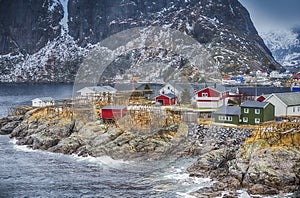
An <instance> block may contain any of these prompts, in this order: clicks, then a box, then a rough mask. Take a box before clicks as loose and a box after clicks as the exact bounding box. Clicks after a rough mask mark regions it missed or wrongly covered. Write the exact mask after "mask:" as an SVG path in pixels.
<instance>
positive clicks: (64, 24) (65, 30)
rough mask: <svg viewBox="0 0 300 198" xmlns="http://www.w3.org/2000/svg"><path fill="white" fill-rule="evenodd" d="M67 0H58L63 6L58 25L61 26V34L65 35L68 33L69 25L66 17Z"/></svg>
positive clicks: (67, 15)
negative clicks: (61, 16)
mask: <svg viewBox="0 0 300 198" xmlns="http://www.w3.org/2000/svg"><path fill="white" fill-rule="evenodd" d="M68 1H69V0H59V2H60V4H61V5H62V7H63V12H64V13H63V18H62V19H61V21H60V23H59V24H60V25H61V26H62V28H61V35H65V34H68V33H69V26H68V22H69V21H68V20H69V19H68V17H69V14H68Z"/></svg>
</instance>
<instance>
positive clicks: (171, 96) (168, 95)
mask: <svg viewBox="0 0 300 198" xmlns="http://www.w3.org/2000/svg"><path fill="white" fill-rule="evenodd" d="M162 95H163V96H167V97H168V98H170V99H173V98H177V96H176V95H174V94H172V93H168V94H162Z"/></svg>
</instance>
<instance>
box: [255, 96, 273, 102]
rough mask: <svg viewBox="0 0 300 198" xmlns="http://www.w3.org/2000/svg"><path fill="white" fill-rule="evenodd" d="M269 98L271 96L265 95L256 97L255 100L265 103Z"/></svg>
mask: <svg viewBox="0 0 300 198" xmlns="http://www.w3.org/2000/svg"><path fill="white" fill-rule="evenodd" d="M268 96H270V94H267V95H265V94H263V95H260V96H258V97H256V98H255V100H256V101H258V102H263V101H264V100H265V99H266V98H267V97H268Z"/></svg>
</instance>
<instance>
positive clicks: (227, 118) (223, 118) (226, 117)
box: [218, 115, 232, 121]
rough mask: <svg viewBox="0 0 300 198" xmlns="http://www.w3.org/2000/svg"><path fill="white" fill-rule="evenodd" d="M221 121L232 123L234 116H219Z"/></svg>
mask: <svg viewBox="0 0 300 198" xmlns="http://www.w3.org/2000/svg"><path fill="white" fill-rule="evenodd" d="M218 118H219V120H220V121H232V116H221V115H220V116H219V117H218Z"/></svg>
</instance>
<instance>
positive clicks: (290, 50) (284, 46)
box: [260, 28, 300, 66]
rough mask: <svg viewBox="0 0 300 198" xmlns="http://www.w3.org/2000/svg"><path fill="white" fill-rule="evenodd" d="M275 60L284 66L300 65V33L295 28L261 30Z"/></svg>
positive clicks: (261, 34)
mask: <svg viewBox="0 0 300 198" xmlns="http://www.w3.org/2000/svg"><path fill="white" fill-rule="evenodd" d="M260 36H261V37H262V39H263V40H264V42H265V44H266V45H267V46H268V48H269V49H270V50H271V52H272V54H273V56H274V58H275V60H277V61H278V62H279V63H281V64H282V65H283V66H297V65H299V66H300V40H299V38H300V35H299V32H297V31H295V29H294V28H285V29H283V28H278V29H270V30H267V31H264V32H260Z"/></svg>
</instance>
